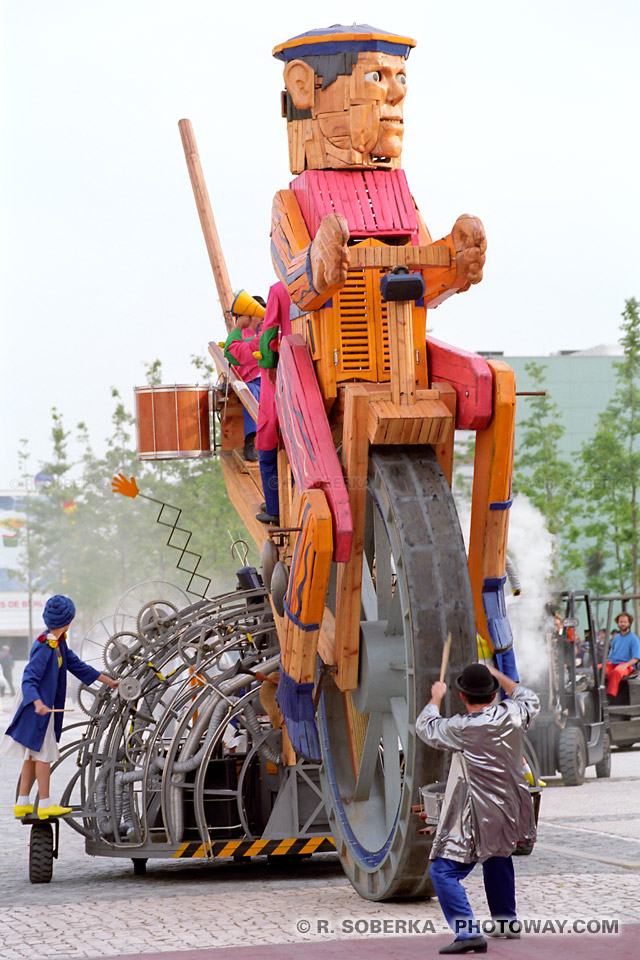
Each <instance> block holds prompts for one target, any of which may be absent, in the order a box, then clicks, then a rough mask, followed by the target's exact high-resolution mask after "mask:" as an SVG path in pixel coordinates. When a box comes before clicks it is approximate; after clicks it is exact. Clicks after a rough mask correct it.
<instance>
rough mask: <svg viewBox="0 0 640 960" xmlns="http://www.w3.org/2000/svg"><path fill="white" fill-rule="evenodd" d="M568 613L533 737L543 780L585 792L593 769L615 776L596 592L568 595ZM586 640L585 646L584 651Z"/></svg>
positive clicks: (555, 642) (553, 642)
mask: <svg viewBox="0 0 640 960" xmlns="http://www.w3.org/2000/svg"><path fill="white" fill-rule="evenodd" d="M563 608H564V617H563V619H562V633H561V635H557V634H556V635H554V637H552V638H550V639H549V641H548V643H549V658H548V659H549V667H548V674H547V677H546V679H545V682H544V684H543V685H541V686H540V687H539V688H537V689H536V692H537V693H538V695H539V697H540V705H541V711H540V715H539V716H538V717H537V718H536V720H535V722H534V723H533V724H532V725H531V729H530V730H529V734H528V735H529V739H530V741H531V744H532V746H533V748H534V750H535V752H536V756H537V758H538V763H539V766H540V775H541V776H542V777H543V778H544V777H553V776H555V774H556V773H560V774H561V776H562V780H563V783H564V784H565V785H566V786H579V785H580V784H581V783H582V782H583V781H584V777H585V771H586V768H587V767H588V766H591V765H595V768H596V775H597V776H598V777H609V776H610V775H611V742H612V738H611V734H610V729H609V727H610V719H609V704H608V702H607V695H606V692H605V671H604V666H603V664H604V662H606V660H603V659H601V658H600V659H599V658H598V652H597V646H596V633H595V630H594V621H593V614H592V599H591V595H590V591H588V590H572V591H570V592H567V593H564V594H562V596H561V598H560V610H562V609H563ZM580 635H582V637H583V638H584V643H583V644H582V645H581V646H580V648H579V646H578V638H579V636H580ZM599 665H601V666H599Z"/></svg>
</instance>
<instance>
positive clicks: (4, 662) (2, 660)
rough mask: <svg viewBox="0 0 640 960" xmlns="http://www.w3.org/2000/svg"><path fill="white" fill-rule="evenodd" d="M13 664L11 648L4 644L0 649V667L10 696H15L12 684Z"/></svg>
mask: <svg viewBox="0 0 640 960" xmlns="http://www.w3.org/2000/svg"><path fill="white" fill-rule="evenodd" d="M13 666H14V660H13V657H12V656H11V648H10V647H8V646H7V645H6V644H5V645H4V646H3V647H2V649H1V650H0V668H1V669H2V673H3V674H4V678H5V680H6V681H7V686H8V687H9V693H10V694H11V696H12V697H13V696H15V693H16V691H15V688H14V686H13Z"/></svg>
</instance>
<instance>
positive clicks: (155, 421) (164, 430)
mask: <svg viewBox="0 0 640 960" xmlns="http://www.w3.org/2000/svg"><path fill="white" fill-rule="evenodd" d="M134 392H135V398H136V426H137V434H138V460H187V459H189V458H194V457H211V456H213V451H212V449H211V425H210V424H211V393H210V389H209V388H208V387H203V386H200V385H198V384H185V383H174V384H171V385H169V386H148V387H136V388H135V391H134Z"/></svg>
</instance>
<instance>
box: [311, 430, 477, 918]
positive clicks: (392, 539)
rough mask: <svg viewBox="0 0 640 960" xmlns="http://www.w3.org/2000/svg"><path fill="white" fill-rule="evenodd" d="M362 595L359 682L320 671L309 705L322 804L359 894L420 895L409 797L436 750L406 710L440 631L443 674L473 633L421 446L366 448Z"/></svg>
mask: <svg viewBox="0 0 640 960" xmlns="http://www.w3.org/2000/svg"><path fill="white" fill-rule="evenodd" d="M362 598H363V599H362V611H361V616H363V618H364V619H363V620H362V621H361V634H360V637H361V657H360V677H359V683H358V689H357V690H355V691H353V693H347V694H345V693H342V692H341V691H340V690H339V689H338V688H337V686H336V685H335V683H333V681H332V680H329V679H327V680H325V682H324V686H323V694H322V698H321V703H320V707H319V713H318V720H319V729H320V739H321V746H322V753H323V768H322V780H323V789H324V791H325V798H326V803H327V810H328V811H329V817H330V821H331V825H332V829H333V831H334V835H335V836H336V840H337V845H338V851H339V853H340V857H341V860H342V864H343V867H344V869H345V872H346V874H347V876H348V877H349V879H350V880H351V882H352V884H353V885H354V887H355V888H356V890H357V891H358V892H359V893H360V894H361V896H363V897H366V898H367V899H371V900H383V899H389V898H391V897H396V898H398V897H416V896H424V895H428V894H430V893H432V892H433V890H432V887H431V885H430V881H429V879H428V856H429V849H430V844H431V840H430V839H429V838H426V837H423V836H419V835H418V829H419V827H420V822H419V820H418V818H417V817H416V816H415V814H412V813H411V806H412V804H417V803H418V802H419V796H418V792H419V788H420V787H421V786H423V785H426V784H428V783H433V782H435V781H436V780H438V779H442V775H443V762H444V757H443V754H442V753H441V752H439V751H436V750H433V749H431V748H429V747H427V746H426V745H425V744H423V743H422V742H421V741H419V740H418V738H417V736H416V732H415V720H416V717H417V715H418V714H419V713H420V711H421V710H422V708H423V706H424V705H425V704H426V703H427V702H428V700H429V698H430V691H431V684H432V683H433V681H434V680H436V679H437V678H438V675H439V669H440V661H441V654H442V646H443V644H444V641H445V640H446V637H447V633H448V632H451V634H452V649H451V657H450V667H451V671H452V673H453V675H454V676H455V672H456V671H458V672H459V670H460V669H462V666H463V665H464V663H465V662H468V660H469V659H470V658H471V656H472V655H473V649H474V645H475V626H474V620H473V605H472V599H471V589H470V585H469V576H468V569H467V559H466V553H465V550H464V544H463V542H462V536H461V534H460V528H459V524H458V518H457V514H456V512H455V507H454V505H453V500H452V497H451V492H450V490H449V487H448V485H447V483H446V480H445V478H444V476H443V474H442V471H441V469H440V467H439V465H438V463H437V460H436V458H435V455H434V453H433V451H432V450H431V449H422V450H411V449H397V448H396V449H389V450H384V449H380V448H379V449H377V450H376V451H375V452H374V453H372V455H371V458H370V466H369V480H368V486H367V509H366V527H365V546H364V560H363V588H362Z"/></svg>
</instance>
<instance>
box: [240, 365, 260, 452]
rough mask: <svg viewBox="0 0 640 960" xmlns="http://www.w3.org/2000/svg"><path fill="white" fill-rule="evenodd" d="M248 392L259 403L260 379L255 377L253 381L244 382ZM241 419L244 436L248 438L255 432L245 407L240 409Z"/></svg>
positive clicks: (254, 425) (251, 419) (254, 424)
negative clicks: (249, 391)
mask: <svg viewBox="0 0 640 960" xmlns="http://www.w3.org/2000/svg"><path fill="white" fill-rule="evenodd" d="M246 384H247V386H248V387H249V390H251V393H252V394H253V395H254V397H255V398H256V400H257V401H258V403H260V377H256V379H255V380H247V381H246ZM242 419H243V421H244V435H245V437H246V436H248V435H249V434H250V433H255V432H256V422H255V420H254V419H253V417H252V416H251V414H250V413H249V411H248V410H247V408H246V407H243V408H242Z"/></svg>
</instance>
